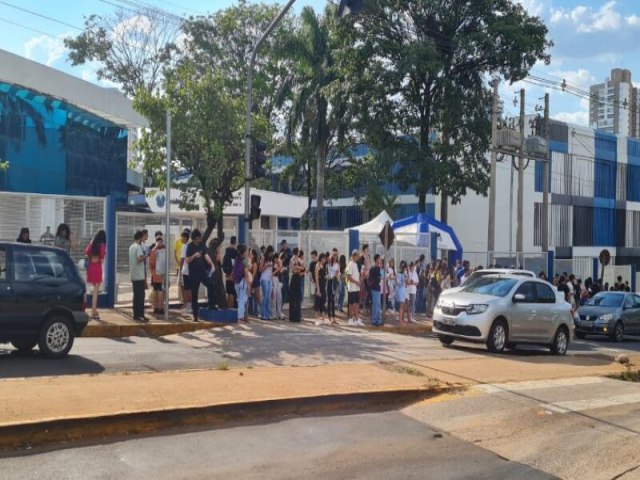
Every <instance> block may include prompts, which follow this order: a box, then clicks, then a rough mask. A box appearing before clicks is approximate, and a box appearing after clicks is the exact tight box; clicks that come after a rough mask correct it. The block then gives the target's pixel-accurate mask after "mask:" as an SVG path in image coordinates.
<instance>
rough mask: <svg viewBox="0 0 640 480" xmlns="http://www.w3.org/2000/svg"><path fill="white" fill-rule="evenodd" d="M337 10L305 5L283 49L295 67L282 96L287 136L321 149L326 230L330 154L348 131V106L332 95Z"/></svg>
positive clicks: (319, 191)
mask: <svg viewBox="0 0 640 480" xmlns="http://www.w3.org/2000/svg"><path fill="white" fill-rule="evenodd" d="M334 9H335V8H334V7H328V8H327V9H326V10H325V13H324V15H322V16H318V15H317V14H316V13H315V11H314V10H313V8H311V7H305V8H304V9H303V10H302V13H301V15H300V25H299V28H298V29H297V30H296V31H295V32H294V33H293V34H292V35H291V36H290V37H289V38H288V39H287V41H285V42H284V44H283V46H282V47H281V49H280V50H279V51H278V56H279V57H280V58H281V59H283V60H284V61H286V62H288V63H289V67H290V68H289V74H288V75H287V76H286V77H285V78H284V79H283V81H282V83H281V85H280V88H279V94H278V98H277V105H278V106H280V107H283V108H285V109H286V110H287V119H286V128H287V136H288V138H291V139H297V140H299V141H303V142H304V143H308V144H310V145H311V146H312V147H313V149H314V151H315V161H316V204H317V208H316V222H315V228H317V229H322V218H323V203H324V190H325V189H324V182H325V168H326V162H327V154H328V152H329V149H330V147H331V143H332V141H333V140H334V139H336V138H338V137H340V136H342V134H343V132H344V122H343V121H342V115H343V113H344V108H343V107H344V105H343V104H342V102H340V101H339V100H338V99H335V98H330V96H329V95H330V94H329V90H330V88H329V87H330V86H331V85H332V84H333V83H334V82H336V81H337V75H336V72H335V67H334V58H333V49H332V45H331V29H332V21H333V20H332V19H333V18H334V17H335V15H334V13H335V12H334Z"/></svg>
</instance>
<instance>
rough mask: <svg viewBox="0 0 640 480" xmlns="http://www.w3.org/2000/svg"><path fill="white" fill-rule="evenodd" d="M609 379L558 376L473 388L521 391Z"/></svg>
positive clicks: (483, 390)
mask: <svg viewBox="0 0 640 480" xmlns="http://www.w3.org/2000/svg"><path fill="white" fill-rule="evenodd" d="M607 381H610V380H608V379H606V378H603V377H578V378H558V379H555V380H530V381H526V382H507V383H493V384H485V385H476V386H475V387H473V388H476V389H478V390H480V391H481V392H483V393H500V392H521V391H524V390H536V389H541V388H558V387H573V386H578V385H591V384H596V383H604V382H607Z"/></svg>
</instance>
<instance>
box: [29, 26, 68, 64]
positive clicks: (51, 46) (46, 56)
mask: <svg viewBox="0 0 640 480" xmlns="http://www.w3.org/2000/svg"><path fill="white" fill-rule="evenodd" d="M68 35H69V34H67V33H64V34H61V35H58V36H57V37H55V38H54V37H49V36H47V35H40V36H38V37H33V38H31V39H29V40H28V41H27V42H26V43H25V44H24V55H25V57H27V58H28V59H30V60H35V61H36V62H40V63H44V64H45V65H48V66H52V65H53V64H54V63H56V62H57V61H58V60H60V59H61V58H62V57H63V56H64V55H65V53H66V52H67V49H66V47H65V46H64V39H65V37H67V36H68Z"/></svg>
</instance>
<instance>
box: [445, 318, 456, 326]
mask: <svg viewBox="0 0 640 480" xmlns="http://www.w3.org/2000/svg"><path fill="white" fill-rule="evenodd" d="M442 323H444V324H445V325H455V324H456V319H455V318H447V317H442Z"/></svg>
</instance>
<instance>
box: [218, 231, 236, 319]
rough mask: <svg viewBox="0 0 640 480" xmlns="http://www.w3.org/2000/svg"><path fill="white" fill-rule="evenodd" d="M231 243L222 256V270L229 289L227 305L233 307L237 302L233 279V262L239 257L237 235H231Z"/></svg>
mask: <svg viewBox="0 0 640 480" xmlns="http://www.w3.org/2000/svg"><path fill="white" fill-rule="evenodd" d="M230 243H231V244H230V245H229V246H228V247H227V249H226V250H225V252H224V257H222V272H223V273H224V276H225V289H226V291H227V305H228V306H229V307H230V308H231V307H233V306H234V305H235V303H236V287H235V284H234V283H233V280H232V279H231V272H232V271H233V264H234V262H235V261H236V258H238V247H237V245H236V244H237V239H236V237H231V242H230Z"/></svg>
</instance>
